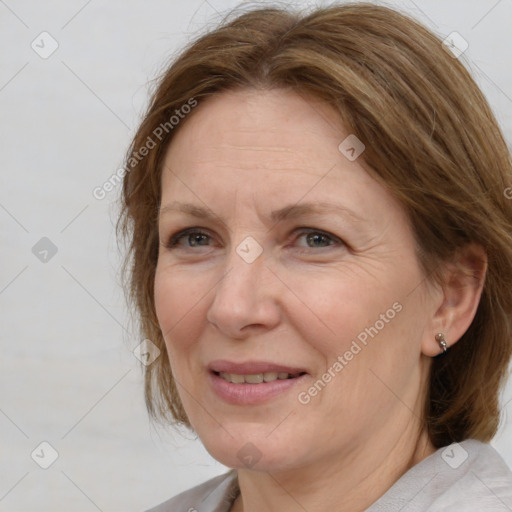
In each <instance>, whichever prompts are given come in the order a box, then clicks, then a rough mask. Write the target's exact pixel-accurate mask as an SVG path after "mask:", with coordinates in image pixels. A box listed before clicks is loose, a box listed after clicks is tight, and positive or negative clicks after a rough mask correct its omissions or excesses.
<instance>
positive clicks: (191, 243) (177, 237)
mask: <svg viewBox="0 0 512 512" xmlns="http://www.w3.org/2000/svg"><path fill="white" fill-rule="evenodd" d="M210 242H211V236H210V235H209V234H208V233H206V232H204V231H201V230H199V229H197V228H189V229H185V230H183V231H179V232H178V233H176V234H174V235H172V236H171V238H170V239H169V242H168V243H167V244H166V247H167V248H168V249H174V248H178V247H180V246H183V247H201V246H202V247H205V246H206V247H208V245H210Z"/></svg>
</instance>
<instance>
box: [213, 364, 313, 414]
mask: <svg viewBox="0 0 512 512" xmlns="http://www.w3.org/2000/svg"><path fill="white" fill-rule="evenodd" d="M208 370H209V374H210V383H211V385H212V388H213V390H214V392H215V393H216V395H217V396H218V397H219V398H221V399H222V400H223V401H225V402H228V403H230V404H233V405H256V404H259V403H262V402H267V401H269V400H271V399H272V398H275V397H277V396H279V395H283V394H284V393H285V392H287V391H289V390H290V389H291V388H292V387H295V386H296V385H297V384H298V383H299V382H302V380H303V379H304V378H306V376H307V375H308V373H307V371H306V370H305V369H302V368H292V367H288V366H283V365H276V364H274V363H267V362H261V361H257V362H248V363H233V362H229V361H214V362H213V363H211V364H210V365H208Z"/></svg>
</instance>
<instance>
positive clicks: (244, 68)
mask: <svg viewBox="0 0 512 512" xmlns="http://www.w3.org/2000/svg"><path fill="white" fill-rule="evenodd" d="M240 87H242V88H243V87H250V88H275V87H288V88H291V89H292V90H293V91H295V92H298V93H299V94H305V95H312V96H314V97H316V98H319V99H321V100H323V101H325V102H327V103H328V104H329V105H331V106H332V107H333V109H335V110H336V111H337V112H338V113H339V116H340V118H341V120H342V121H343V123H344V125H345V127H346V128H347V129H348V130H349V131H350V132H351V133H353V134H355V135H356V136H357V137H358V138H359V139H360V140H361V141H363V143H364V144H365V145H366V150H365V152H364V154H363V155H362V157H361V158H363V157H364V161H365V162H366V163H367V164H368V165H369V166H370V168H371V171H372V173H373V174H374V175H375V177H376V178H377V179H379V180H380V182H381V183H383V184H384V185H385V186H386V187H387V188H388V189H389V190H390V191H391V192H392V193H393V194H394V196H395V197H396V198H397V199H398V201H400V203H401V204H402V206H403V207H404V208H405V210H406V212H407V213H408V215H409V218H410V220H411V224H412V226H413V230H414V233H415V236H416V240H417V243H418V246H419V250H418V257H419V260H420V262H421V264H422V265H423V267H424V269H425V271H426V274H427V275H429V276H431V277H432V278H435V279H439V278H440V277H439V276H438V273H437V272H436V269H438V268H440V264H441V263H442V262H444V261H448V260H450V259H453V257H454V256H455V255H456V254H457V251H458V250H460V248H461V247H464V246H465V245H466V244H468V243H469V242H474V243H477V244H480V245H482V246H483V247H484V248H485V250H486V251H487V254H488V271H487V276H486V281H485V285H484V289H483V294H482V297H481V300H480V304H479V307H478V310H477V313H476V316H475V319H474V321H473V322H472V324H471V326H470V327H469V329H468V330H467V332H466V333H465V334H464V335H463V337H462V338H461V339H460V341H459V342H458V343H457V344H456V345H454V346H453V347H452V348H451V349H450V351H449V352H448V353H447V354H446V355H445V356H442V357H439V358H435V359H434V360H433V362H432V367H431V375H430V385H429V393H428V396H427V400H426V404H425V409H424V421H425V424H426V426H427V429H428V433H429V436H430V439H431V441H432V442H433V444H434V445H435V446H437V447H440V446H444V445H447V444H449V443H451V442H453V441H462V440H464V439H466V438H476V439H479V440H482V441H488V440H490V439H491V438H492V436H493V435H494V434H495V432H496V430H497V426H498V422H499V403H498V400H499V396H498V394H499V390H500V388H501V386H502V385H503V383H504V380H505V378H506V375H507V364H508V362H509V360H510V357H511V353H512V336H511V334H512V333H511V321H512V237H511V232H512V231H511V225H512V202H511V201H510V200H507V198H506V197H505V194H504V190H505V189H506V188H507V186H510V185H511V184H512V160H511V156H510V152H509V151H508V149H507V145H506V143H505V141H504V139H503V136H502V134H501V132H500V129H499V127H498V124H497V122H496V120H495V118H494V116H493V114H492V112H491V110H490V108H489V106H488V104H487V102H486V100H485V98H484V96H483V95H482V93H481V91H480V90H479V88H478V86H477V85H476V84H475V82H474V81H473V79H472V78H471V76H470V75H469V73H468V72H467V70H466V69H465V67H464V66H463V64H462V63H461V62H460V61H459V60H458V59H456V58H454V56H452V55H450V54H449V52H448V51H445V49H444V48H443V47H442V44H441V40H440V39H438V38H437V37H436V36H435V35H434V34H432V33H431V32H430V31H429V30H427V29H426V28H424V27H423V26H421V25H420V24H419V23H417V22H416V21H414V20H412V19H410V18H409V17H407V16H405V15H403V14H400V13H398V12H396V11H394V10H392V9H389V8H385V7H379V6H376V5H373V4H369V3H357V4H344V5H339V6H332V7H328V8H318V9H316V10H314V11H313V12H310V13H309V14H308V13H306V14H300V13H296V12H291V11H288V10H282V9H277V8H275V9H274V8H263V9H256V10H252V11H250V12H246V13H243V14H241V15H238V17H236V18H235V19H232V20H226V21H224V22H223V23H222V24H221V25H220V26H218V27H217V28H216V29H214V30H212V31H210V32H209V33H207V34H205V35H203V36H201V37H199V38H198V39H197V40H196V41H194V42H193V43H191V44H190V45H189V46H188V47H187V48H186V49H185V50H184V51H183V52H182V53H181V54H180V55H179V56H178V58H177V59H176V60H175V61H174V62H173V64H172V65H171V66H170V67H169V68H168V69H167V71H166V72H165V73H164V75H163V76H162V77H161V79H160V81H159V84H158V87H157V89H156V91H155V93H154V95H153V97H152V100H151V103H150V106H149V108H148V111H147V113H146V115H145V117H144V120H143V121H142V124H141V125H140V127H139V130H138V132H137V134H136V135H135V137H134V139H133V142H132V144H131V148H130V151H129V153H128V155H127V170H128V171H129V172H127V173H126V175H125V177H124V183H123V195H122V200H123V210H122V213H121V216H120V222H119V229H120V233H121V234H122V235H124V236H125V237H126V240H127V241H128V243H129V251H128V256H127V260H126V266H125V271H126V276H127V281H128V282H127V284H128V288H129V296H130V297H131V299H132V301H133V303H134V305H135V307H136V310H137V312H138V314H139V317H140V328H141V331H142V334H143V336H144V337H145V338H149V339H150V340H151V341H152V342H153V343H155V344H156V345H157V346H158V347H159V349H160V351H161V352H162V356H161V357H159V358H158V359H157V360H156V361H155V362H154V363H152V364H151V365H150V366H147V367H146V368H145V393H146V403H147V406H148V409H149V411H150V413H151V414H152V415H153V416H154V417H155V418H161V419H171V418H173V419H174V420H177V421H178V422H182V423H184V424H186V425H188V420H187V417H186V414H185V411H184V410H183V406H182V405H181V402H180V400H179V397H178V393H177V389H176V385H175V382H174V380H173V377H172V374H171V369H170V365H169V361H168V357H167V354H166V352H165V344H164V340H163V337H162V333H161V330H160V327H159V325H158V321H157V318H156V314H155V304H154V297H153V289H154V277H155V268H156V265H157V259H158V245H159V244H158V229H157V228H158V226H157V215H158V208H159V205H160V194H161V171H162V162H163V159H164V156H165V153H166V148H167V147H168V145H169V142H170V140H171V139H172V136H173V135H174V133H176V130H177V129H179V127H180V126H182V125H183V123H185V122H186V119H184V120H183V121H181V123H180V125H179V126H177V127H175V128H174V127H171V126H170V125H169V119H170V116H171V115H172V114H173V113H174V112H176V109H181V107H182V106H183V105H185V104H187V103H188V104H191V101H192V100H193V101H199V102H201V101H202V100H204V99H205V98H207V97H209V96H211V95H214V94H219V93H223V92H226V91H228V90H232V89H234V88H240ZM192 115H193V114H192ZM165 123H167V125H165ZM162 126H167V129H166V130H165V135H164V136H162V137H161V140H160V137H156V136H155V133H157V134H160V133H163V131H162V129H160V131H158V127H162ZM150 139H151V141H152V142H153V143H154V145H155V146H156V147H152V148H151V149H150V151H147V152H146V153H147V156H145V157H144V158H140V155H139V156H137V158H135V156H136V155H137V151H138V150H139V148H142V147H143V146H145V145H146V146H148V141H149V140H150ZM169 413H170V414H169Z"/></svg>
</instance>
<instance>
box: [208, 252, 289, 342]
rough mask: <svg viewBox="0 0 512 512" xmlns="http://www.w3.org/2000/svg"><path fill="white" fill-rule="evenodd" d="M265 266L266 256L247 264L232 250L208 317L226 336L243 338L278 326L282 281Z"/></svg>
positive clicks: (217, 286)
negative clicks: (280, 283)
mask: <svg viewBox="0 0 512 512" xmlns="http://www.w3.org/2000/svg"><path fill="white" fill-rule="evenodd" d="M266 265H267V263H266V262H265V258H264V257H263V255H262V256H260V257H259V258H258V259H256V260H255V261H253V262H252V263H247V262H246V261H244V260H243V259H242V258H241V257H240V256H239V254H237V253H236V251H235V250H233V253H232V255H231V256H230V258H229V261H228V263H227V270H226V272H225V274H224V277H223V278H222V279H221V280H220V281H219V282H218V283H217V285H216V288H215V291H214V293H215V295H214V298H213V301H212V303H211V305H210V307H209V308H208V312H207V316H206V318H207V320H208V321H209V322H210V324H212V325H213V326H214V327H215V328H216V329H218V330H219V331H220V332H221V333H222V334H223V335H224V336H227V337H229V338H231V339H244V338H246V337H248V336H250V335H251V334H252V335H254V334H255V333H257V332H258V331H261V332H265V331H266V330H270V329H273V328H274V327H276V325H278V323H279V321H280V315H281V310H280V307H279V301H278V297H279V290H278V288H279V280H277V279H276V277H275V276H274V274H273V273H272V272H271V271H270V270H269V269H268V268H267V266H266Z"/></svg>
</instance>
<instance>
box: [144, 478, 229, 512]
mask: <svg viewBox="0 0 512 512" xmlns="http://www.w3.org/2000/svg"><path fill="white" fill-rule="evenodd" d="M237 492H238V479H237V473H236V471H235V470H231V471H229V472H228V473H225V474H223V475H220V476H217V477H215V478H212V479H211V480H208V481H206V482H203V483H202V484H200V485H198V486H196V487H193V488H192V489H188V490H187V491H185V492H182V493H181V494H178V495H177V496H175V497H174V498H171V499H170V500H167V501H165V502H163V503H161V504H160V505H158V506H156V507H154V508H152V509H149V510H147V511H146V512H228V511H229V509H230V508H231V504H232V502H233V500H234V498H235V496H236V494H237Z"/></svg>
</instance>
